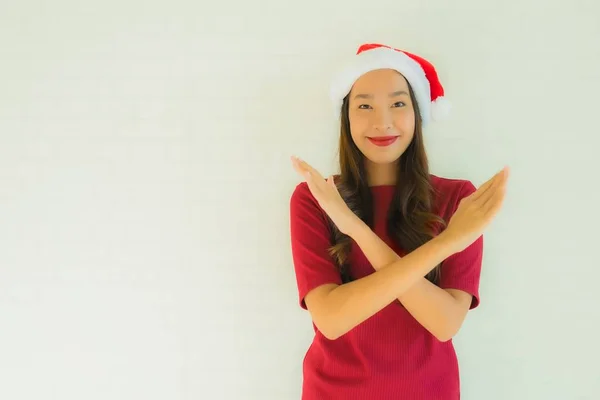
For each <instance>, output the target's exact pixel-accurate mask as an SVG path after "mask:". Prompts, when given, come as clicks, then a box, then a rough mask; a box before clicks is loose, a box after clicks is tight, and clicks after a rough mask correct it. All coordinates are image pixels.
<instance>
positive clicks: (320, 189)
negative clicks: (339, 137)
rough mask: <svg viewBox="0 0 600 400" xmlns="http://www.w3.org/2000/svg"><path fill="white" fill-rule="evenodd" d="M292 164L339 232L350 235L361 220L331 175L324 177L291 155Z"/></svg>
mask: <svg viewBox="0 0 600 400" xmlns="http://www.w3.org/2000/svg"><path fill="white" fill-rule="evenodd" d="M292 165H293V166H294V169H295V170H296V172H298V173H299V174H300V175H301V176H302V177H303V178H304V179H305V180H306V183H307V184H308V188H309V189H310V192H311V193H312V195H313V196H314V198H315V199H316V200H317V202H318V203H319V205H320V206H321V208H322V209H323V210H324V211H325V212H326V213H327V215H329V218H331V220H332V221H333V223H334V224H335V225H336V226H337V228H338V229H339V230H340V232H342V233H343V234H346V235H350V234H351V232H353V230H354V229H355V228H356V227H357V226H358V225H359V224H360V222H361V220H360V218H358V217H357V216H356V214H354V213H353V212H352V210H350V208H349V207H348V205H347V204H346V202H345V201H344V199H343V198H342V196H341V195H340V193H339V192H338V189H337V186H336V185H335V182H334V180H333V175H332V176H330V177H329V178H327V179H325V178H323V176H321V174H319V172H318V171H317V170H316V169H314V168H313V167H311V166H310V165H309V164H308V163H306V162H305V161H302V160H301V159H299V158H297V157H294V156H292Z"/></svg>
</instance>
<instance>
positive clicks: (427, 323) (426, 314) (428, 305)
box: [354, 227, 465, 341]
mask: <svg viewBox="0 0 600 400" xmlns="http://www.w3.org/2000/svg"><path fill="white" fill-rule="evenodd" d="M355 236H356V237H354V240H355V242H356V243H357V245H358V246H359V247H360V248H361V250H362V251H363V253H364V255H365V257H366V258H367V260H368V261H369V262H370V263H371V265H372V266H373V268H374V269H375V270H376V271H379V270H381V269H383V268H385V267H387V266H389V265H393V263H394V262H396V261H397V260H399V259H400V256H398V254H396V252H394V251H393V250H392V249H391V248H390V247H389V246H388V245H387V244H386V243H385V242H384V241H383V240H381V239H380V238H379V237H378V236H377V235H376V234H375V233H374V232H373V231H370V232H369V231H366V230H365V228H364V227H363V231H362V232H361V234H359V235H355ZM424 275H426V274H424ZM398 300H399V301H400V302H401V303H402V305H403V306H404V307H405V308H406V309H407V311H408V312H409V313H410V314H411V315H412V316H413V317H414V318H415V319H416V320H417V321H418V322H419V323H420V324H421V325H422V326H423V327H424V328H425V329H427V330H428V331H429V332H430V333H431V334H433V335H434V336H435V337H437V338H438V339H439V340H442V341H445V340H448V339H450V338H451V337H452V336H453V335H454V334H455V333H456V331H457V330H458V328H459V327H460V324H461V323H462V321H463V319H464V316H465V313H464V312H463V311H464V310H463V307H460V306H459V304H458V302H457V300H456V299H455V298H454V297H453V296H452V295H451V294H450V293H449V292H447V291H446V290H444V289H441V288H439V287H438V286H436V285H434V284H433V283H431V282H430V281H429V280H427V279H426V278H424V277H423V276H422V277H421V278H420V279H417V280H416V281H415V282H414V283H413V285H412V286H410V287H409V288H408V289H406V290H405V291H404V292H403V293H402V294H401V295H399V296H398Z"/></svg>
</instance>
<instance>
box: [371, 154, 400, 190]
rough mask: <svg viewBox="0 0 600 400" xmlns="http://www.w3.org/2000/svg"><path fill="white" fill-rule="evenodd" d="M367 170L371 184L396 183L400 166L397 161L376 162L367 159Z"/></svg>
mask: <svg viewBox="0 0 600 400" xmlns="http://www.w3.org/2000/svg"><path fill="white" fill-rule="evenodd" d="M365 163H366V165H365V167H366V170H367V180H368V182H369V186H386V185H395V184H396V179H397V176H398V167H397V164H396V163H391V164H375V163H373V162H371V161H368V160H365Z"/></svg>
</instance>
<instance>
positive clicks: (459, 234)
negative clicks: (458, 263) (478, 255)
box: [440, 167, 509, 253]
mask: <svg viewBox="0 0 600 400" xmlns="http://www.w3.org/2000/svg"><path fill="white" fill-rule="evenodd" d="M508 175H509V169H508V167H504V168H503V169H502V170H501V171H500V172H498V173H496V174H495V175H494V176H493V177H492V178H491V179H489V180H488V181H487V182H485V183H484V184H483V185H481V186H480V187H479V189H477V190H476V191H475V192H473V193H472V194H471V195H469V196H467V197H465V198H463V199H462V200H461V201H460V203H459V206H458V208H457V210H456V211H455V212H454V214H453V215H452V217H451V218H450V221H449V222H448V226H447V227H446V229H445V230H444V231H443V232H442V233H441V234H440V236H444V237H445V238H446V239H448V240H449V241H450V242H451V245H452V248H453V249H454V250H455V251H454V252H455V253H457V252H459V251H462V250H464V249H465V248H467V247H468V246H469V245H471V244H472V243H473V242H474V241H475V240H477V239H478V238H479V237H480V236H481V235H482V234H483V231H484V230H485V229H486V228H487V227H488V225H489V224H490V223H491V222H492V220H493V219H494V218H495V216H496V215H497V214H498V211H500V209H501V208H502V205H503V203H504V197H505V194H506V184H507V181H508Z"/></svg>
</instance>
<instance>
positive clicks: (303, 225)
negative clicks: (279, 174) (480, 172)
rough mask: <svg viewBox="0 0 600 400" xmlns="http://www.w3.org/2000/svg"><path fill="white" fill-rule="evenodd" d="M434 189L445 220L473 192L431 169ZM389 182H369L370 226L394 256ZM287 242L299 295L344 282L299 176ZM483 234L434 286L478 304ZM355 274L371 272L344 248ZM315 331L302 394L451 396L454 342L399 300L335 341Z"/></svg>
mask: <svg viewBox="0 0 600 400" xmlns="http://www.w3.org/2000/svg"><path fill="white" fill-rule="evenodd" d="M431 180H432V184H433V187H434V188H435V189H436V190H437V192H438V193H439V196H437V197H436V198H435V200H434V210H433V211H434V212H435V213H437V214H438V215H440V216H441V217H443V218H444V219H445V220H446V221H449V219H450V216H451V215H452V213H454V211H455V210H456V208H457V207H458V202H459V201H460V199H461V198H463V197H465V196H467V195H469V194H471V193H472V192H473V191H475V187H474V186H473V184H472V183H471V182H469V181H466V180H455V179H447V178H440V177H437V176H433V175H432V176H431ZM393 190H394V187H393V186H375V187H372V188H371V192H372V194H373V204H374V232H375V233H376V234H377V235H378V236H379V237H380V238H382V240H384V241H385V242H386V243H387V244H388V245H389V246H390V247H391V248H392V249H393V250H394V251H395V252H396V253H397V254H398V255H400V256H403V255H405V254H406V253H405V252H404V251H403V250H402V249H400V248H399V247H398V246H397V245H396V244H395V243H394V242H393V241H392V240H391V239H390V238H389V237H388V235H387V234H386V229H385V228H386V215H387V211H388V208H389V205H390V202H391V200H392V195H393ZM290 216H291V220H290V223H291V247H292V256H293V261H294V268H295V272H296V280H297V285H298V291H299V301H300V306H301V307H302V308H304V309H306V304H305V303H304V296H305V295H306V294H307V293H308V292H309V291H310V290H312V289H314V288H316V287H317V286H320V285H323V284H326V283H335V284H342V281H341V278H340V274H339V272H338V270H337V268H336V266H335V264H334V263H333V261H332V259H331V257H330V256H329V255H328V253H327V248H328V247H329V246H330V244H331V242H330V240H331V239H330V232H329V228H328V226H327V224H326V219H325V214H324V212H323V210H322V209H321V208H320V207H319V205H318V203H317V201H316V200H315V199H314V197H313V196H312V194H311V193H310V190H309V189H308V186H307V185H306V183H305V182H302V183H300V184H299V185H298V186H297V187H296V189H295V190H294V193H293V194H292V196H291V201H290ZM482 250H483V236H481V237H480V238H479V239H478V240H477V241H475V242H474V243H473V244H472V245H471V246H469V247H468V248H466V249H465V250H464V251H462V252H460V253H456V254H454V255H452V256H450V257H449V258H447V259H446V260H445V261H444V262H443V263H442V271H441V272H442V274H441V277H442V278H441V281H440V283H439V286H440V287H441V288H454V289H460V290H464V291H466V292H468V293H470V294H471V295H472V296H473V299H472V303H471V307H470V308H471V309H473V308H475V307H477V305H478V304H479V276H480V271H481V260H482ZM350 271H351V274H352V276H353V278H354V279H359V278H362V277H365V276H366V275H369V274H371V273H373V272H374V269H373V267H372V266H371V264H370V263H369V262H368V261H367V259H366V258H365V256H364V254H363V252H362V251H361V250H360V248H359V247H358V246H356V245H355V246H353V249H352V252H351V255H350ZM313 327H314V330H315V336H314V339H313V342H312V344H311V346H310V348H309V349H308V351H307V353H306V356H305V358H304V363H303V375H304V379H303V385H302V399H303V400H330V399H331V400H337V399H340V400H353V399H356V400H378V399H408V400H434V399H435V400H457V399H459V398H460V381H459V369H458V362H457V357H456V354H455V352H454V346H453V344H452V341H451V340H450V341H447V342H440V341H439V340H437V339H436V338H435V337H434V336H433V335H432V334H431V333H429V332H428V331H427V330H426V329H425V328H423V326H422V325H421V324H420V323H419V322H417V321H416V320H415V319H414V318H413V317H412V315H411V314H410V313H409V312H408V311H407V310H406V309H405V308H404V307H403V306H402V305H401V304H400V303H399V302H397V301H396V302H393V303H391V304H389V305H388V306H387V307H385V308H384V309H382V310H381V311H379V312H378V313H376V314H375V315H373V316H372V317H371V318H369V319H367V320H366V321H364V322H363V323H361V324H360V325H358V326H356V327H355V328H354V329H352V330H350V331H349V332H347V333H346V334H345V335H343V336H341V337H339V338H338V339H336V340H329V339H327V338H325V336H323V334H321V332H319V330H318V329H317V327H316V326H315V325H314V324H313Z"/></svg>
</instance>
